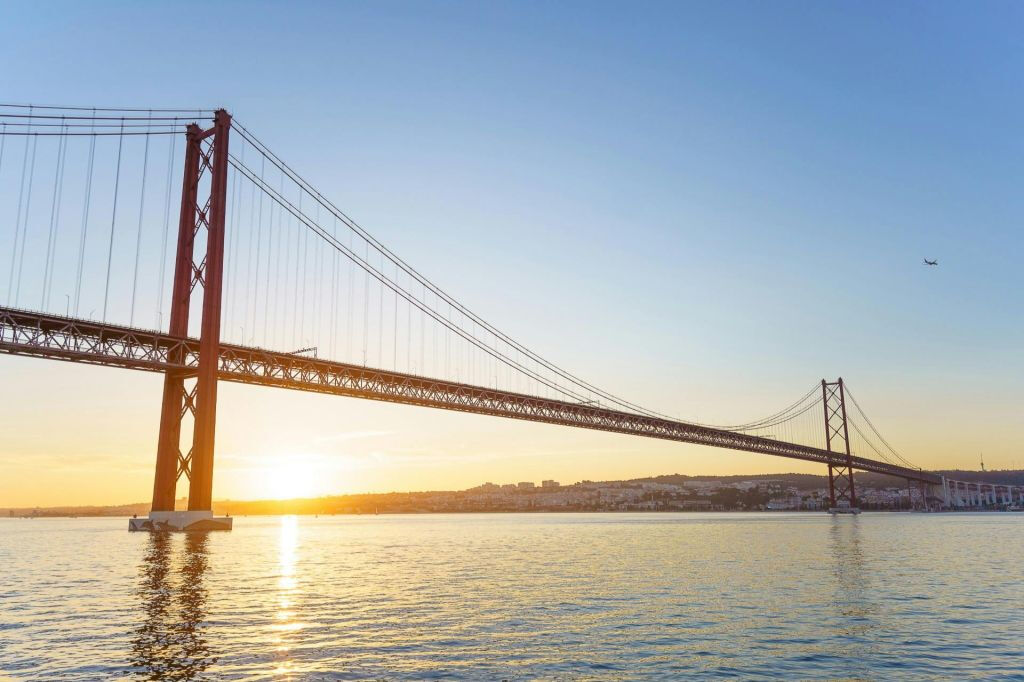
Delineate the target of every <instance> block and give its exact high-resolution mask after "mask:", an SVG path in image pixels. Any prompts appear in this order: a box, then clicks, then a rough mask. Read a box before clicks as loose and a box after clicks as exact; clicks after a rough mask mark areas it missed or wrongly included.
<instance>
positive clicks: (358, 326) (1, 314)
mask: <svg viewBox="0 0 1024 682" xmlns="http://www.w3.org/2000/svg"><path fill="white" fill-rule="evenodd" d="M204 118H208V119H209V120H210V124H209V125H208V127H206V128H203V127H200V126H199V125H198V124H197V123H195V122H194V121H199V120H202V119H204ZM232 133H235V134H236V135H237V137H238V138H239V142H238V143H235V144H236V146H238V147H240V151H238V150H236V149H235V148H234V147H233V148H232V151H230V152H229V138H230V136H231V135H232ZM160 139H168V140H169V142H168V143H167V144H166V145H159V144H158V143H157V142H156V141H157V140H160ZM179 141H182V142H183V143H184V144H183V147H184V150H183V153H182V152H179V151H178V150H177V143H178V142H179ZM158 147H166V151H165V152H164V153H165V157H164V158H162V159H155V157H156V156H158V154H159V151H158ZM5 152H6V154H5ZM133 155H134V156H133ZM136 157H140V158H141V164H140V163H138V161H139V159H138V158H136ZM246 157H248V158H246ZM12 158H13V159H14V160H13V162H12V161H11V159H12ZM179 163H180V164H181V165H180V166H179V165H178V164H179ZM5 164H7V172H6V173H5ZM11 164H13V166H12V165H11ZM12 168H13V170H12ZM19 169H20V173H19V172H18V170H19ZM129 169H131V170H129ZM268 169H269V170H270V176H269V177H268V174H267V171H268ZM178 178H180V180H179V179H178ZM6 180H10V181H11V182H6ZM40 197H42V198H40ZM172 197H180V203H179V209H178V212H177V213H178V215H177V229H176V230H172V229H171V219H172V213H173V212H172V211H171V202H172ZM8 202H9V203H10V209H8V205H7V203H8ZM15 206H16V210H15ZM8 210H9V212H8ZM108 212H109V213H108ZM0 215H16V216H17V219H16V221H15V224H14V235H13V236H14V244H13V248H12V250H11V258H10V270H9V273H8V288H7V305H6V306H3V307H0V352H4V353H10V354H18V355H27V356H32V357H38V358H45V359H51V360H64V361H70V362H81V363H89V364H97V365H105V366H109V367H119V368H125V369H135V370H145V371H151V372H161V373H163V374H164V377H165V378H164V391H163V406H162V412H161V420H160V433H159V437H158V445H157V454H156V474H155V479H154V486H153V504H152V510H153V513H152V514H151V518H150V519H148V520H145V521H136V522H135V524H134V527H139V528H154V527H172V528H184V527H186V526H187V527H192V528H196V527H210V528H217V527H225V526H227V527H229V526H230V520H218V519H213V518H212V512H211V507H212V496H213V470H214V443H215V434H216V413H217V383H218V381H222V380H223V381H234V382H241V383H250V384H261V385H266V386H276V387H279V388H289V389H294V390H302V391H314V392H318V393H331V394H336V395H343V396H349V397H355V398H365V399H370V400H382V401H387V402H395V403H404V404H409V405H418V406H422V407H433V408H439V409H446V410H457V411H462V412H473V413H478V414H487V415H493V416H498V417H507V418H512V419H522V420H528V421H536V422H545V423H550V424H558V425H563V426H575V427H581V428H588V429H598V430H603V431H613V432H617V433H625V434H631V435H637V436H645V437H649V438H660V439H665V440H675V441H682V442H687V443H697V444H703V445H709V446H713V447H720V448H728V449H733V450H744V451H748V452H759V453H764V454H767V455H775V456H779V457H788V458H791V459H799V460H804V461H810V462H818V463H820V464H822V465H824V466H825V467H826V468H827V471H828V474H829V493H830V504H831V506H832V508H833V509H834V510H836V511H853V510H856V508H857V494H856V487H855V482H854V477H853V472H854V470H861V471H870V472H876V473H880V474H886V475H890V476H896V477H900V478H902V479H905V480H906V481H908V482H913V483H914V484H916V485H920V486H921V487H922V490H923V494H922V496H921V497H922V499H923V500H925V503H926V504H930V505H932V506H981V505H985V504H1016V503H1019V502H1020V501H1021V500H1022V494H1024V491H1022V490H1021V489H1019V488H1015V487H1009V486H1001V485H995V484H989V483H982V484H979V483H971V484H969V485H968V484H966V483H964V482H956V481H947V480H946V479H944V478H943V477H942V476H940V475H938V474H934V473H930V472H927V471H923V470H921V469H919V468H917V467H914V466H913V465H912V464H911V463H910V462H909V461H908V460H906V459H904V458H903V457H902V455H900V453H898V452H897V451H896V450H895V449H894V448H893V447H892V446H890V445H889V443H888V442H887V441H886V440H885V438H884V437H882V435H881V434H880V433H879V432H878V430H877V429H875V427H874V425H873V424H872V423H871V421H870V420H869V419H868V418H867V416H866V415H865V414H864V413H863V410H861V408H860V406H859V405H857V404H856V401H855V400H854V399H853V398H852V395H851V394H850V392H849V387H848V386H847V385H846V384H845V383H844V382H843V380H842V379H838V380H836V381H827V380H822V381H821V383H820V384H817V385H815V387H814V388H812V389H811V390H810V391H809V392H808V393H806V394H805V395H804V396H803V397H802V398H801V399H800V400H798V401H796V402H795V403H793V404H791V405H790V406H788V407H786V408H785V409H783V410H781V411H779V412H776V413H773V414H772V415H770V416H768V417H765V418H763V419H760V420H756V421H753V422H748V423H745V424H738V425H730V426H709V425H704V424H696V423H687V422H684V421H679V420H676V419H672V418H669V417H666V416H664V415H660V414H658V413H655V412H652V411H650V410H647V409H644V408H642V407H640V406H638V405H636V404H634V403H631V402H628V401H626V400H623V399H621V398H619V397H617V396H615V395H613V394H611V393H609V392H607V391H603V390H600V389H598V388H597V387H595V386H594V385H592V384H589V383H587V382H585V381H583V380H582V379H579V378H578V377H576V376H574V375H573V374H571V373H570V372H568V371H566V370H564V369H562V368H560V367H558V366H557V365H555V364H554V363H551V362H549V361H547V360H545V359H544V358H543V357H541V356H540V355H538V354H536V353H534V352H533V351H531V350H529V349H528V348H527V347H525V346H524V345H523V344H521V343H519V342H517V341H515V340H513V339H512V338H510V337H509V336H507V335H506V334H504V333H502V332H501V331H499V330H498V329H497V328H496V327H494V326H493V325H491V324H489V323H488V322H486V321H485V320H483V318H481V317H479V316H478V315H476V314H475V313H473V312H472V311H470V310H469V309H467V308H466V307H465V306H463V305H462V304H460V303H459V302H458V301H457V300H455V299H454V298H452V297H451V296H449V295H448V294H447V293H446V292H444V291H443V290H441V289H440V288H439V287H437V286H436V285H435V284H433V283H432V282H430V280H428V279H427V278H425V277H424V276H423V275H421V274H420V273H419V272H418V271H417V270H415V269H414V268H412V267H411V266H410V265H408V264H407V263H406V262H405V261H403V260H402V259H400V258H399V257H398V256H397V255H395V254H394V253H392V252H391V251H390V250H388V249H387V248H386V247H385V246H384V245H382V244H381V243H380V242H378V241H377V240H376V239H374V238H373V237H372V236H371V235H370V234H369V233H367V232H366V231H365V230H364V229H363V228H361V227H360V226H359V225H358V224H356V223H355V222H354V221H352V220H351V219H350V218H349V217H348V216H346V215H345V214H344V213H342V212H341V211H340V210H339V209H338V208H337V207H335V206H334V205H333V204H331V203H330V202H329V201H327V199H326V198H324V196H323V195H321V194H320V193H319V192H317V191H316V190H315V189H314V188H313V187H312V186H311V185H309V184H308V183H307V182H306V181H305V180H304V179H302V178H301V177H300V176H299V175H298V174H297V173H295V172H294V171H293V170H292V169H291V168H290V167H289V166H288V165H287V164H285V163H284V162H283V161H282V160H281V159H280V158H278V157H277V156H276V155H274V154H273V153H272V152H271V151H270V150H269V149H268V148H267V147H266V146H264V145H263V144H262V143H261V142H260V141H259V140H258V139H256V137H255V136H254V135H252V133H250V132H249V131H248V130H247V129H246V128H245V127H243V126H241V125H240V124H239V123H238V122H237V121H235V120H233V119H232V117H231V116H230V115H229V114H228V113H227V112H225V111H223V110H217V111H203V110H163V111H153V110H145V111H142V110H101V109H85V110H83V109H68V108H53V107H23V106H15V105H0ZM69 216H73V219H72V218H69ZM79 218H80V220H79ZM75 228H77V229H75ZM101 228H105V229H103V231H99V230H100V229H101ZM73 230H74V231H76V232H77V233H78V234H77V235H75V234H73V233H72V231H73ZM171 234H176V240H175V244H176V247H175V249H174V250H173V261H172V260H171V253H170V252H169V245H170V235H171ZM75 236H77V237H78V238H77V239H75V238H74V237H75ZM161 236H162V242H161V239H160V238H161ZM125 244H127V251H125ZM144 245H145V246H146V247H147V248H146V249H144V248H143V246H144ZM104 247H105V248H104ZM115 247H119V248H115ZM132 251H133V252H134V259H132V258H130V257H124V255H123V254H125V253H128V254H130V253H131V252H132ZM156 251H159V255H156V253H155V252H156ZM104 257H105V262H104V260H103V259H104ZM26 263H27V265H28V266H27V267H26ZM40 266H41V267H40ZM0 267H2V263H0ZM168 270H169V272H168ZM100 272H102V273H103V278H102V279H103V288H102V296H101V295H100V293H101V292H100V287H99V282H100V279H101V278H100V274H99V273H100ZM129 273H131V277H129V276H128V275H129ZM168 275H169V277H168ZM129 282H130V286H129ZM167 284H169V285H170V296H169V305H168V306H167V308H168V310H167V331H166V332H164V331H156V330H152V329H144V328H142V327H144V326H145V325H139V324H136V322H135V320H136V318H137V315H138V314H139V313H140V312H149V313H150V314H153V319H154V323H155V324H154V326H157V327H161V326H163V325H162V321H163V319H164V314H165V310H164V307H165V306H164V302H165V298H166V293H165V286H166V285H167ZM55 287H57V290H62V291H67V292H69V293H67V294H65V295H64V299H63V301H61V300H57V301H56V302H54V301H53V300H52V299H53V298H54V297H53V295H52V294H53V291H54V289H55ZM71 291H74V296H73V297H72V295H71V293H70V292H71ZM129 291H130V296H129V295H128V293H129ZM30 297H33V298H30ZM33 301H38V305H37V306H36V305H30V304H31V303H32V302H33ZM83 301H89V302H91V303H94V304H95V307H93V308H92V309H91V310H90V313H89V314H87V315H84V316H83V315H81V314H80V310H83V309H84V308H85V306H83ZM194 301H198V302H199V303H196V304H195V305H194ZM61 303H63V304H64V305H63V308H64V309H63V311H61V310H60V308H61V305H60V304H61ZM54 308H57V309H56V310H54ZM97 311H100V312H101V315H100V316H99V319H95V320H94V319H85V318H92V317H93V315H94V314H95V313H96V312H97ZM62 312H63V314H62ZM235 329H239V330H240V334H238V335H237V338H236V339H232V338H230V337H231V336H233V335H234V330H235ZM225 330H230V333H227V334H226V333H224V332H225ZM233 340H234V341H236V342H232V341H233ZM257 340H258V341H259V342H257ZM299 345H302V346H305V347H304V348H302V349H301V350H298V351H293V352H279V351H276V350H268V349H267V348H273V347H276V348H281V347H282V346H284V347H291V348H295V347H297V346H299ZM373 345H376V348H375V349H374V348H373ZM260 346H265V347H260ZM321 349H325V350H326V351H327V353H326V354H327V355H328V356H329V357H335V358H339V360H341V359H343V360H345V361H335V360H328V359H324V358H321V357H319V355H320V354H321V353H322V351H321ZM360 355H361V360H362V361H361V362H358V361H357V360H358V359H359V356H360ZM388 365H390V368H388ZM460 378H461V380H460ZM492 378H493V380H494V382H493V385H490V384H491V379H492ZM484 384H488V385H484ZM848 398H849V399H850V402H849V403H848ZM848 405H849V407H850V408H851V409H850V410H848V409H847V408H848ZM182 476H184V477H186V478H187V479H188V480H189V504H188V508H189V512H188V513H175V512H174V499H175V493H176V487H177V483H178V481H179V479H180V478H181V477H182Z"/></svg>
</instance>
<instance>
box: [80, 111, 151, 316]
mask: <svg viewBox="0 0 1024 682" xmlns="http://www.w3.org/2000/svg"><path fill="white" fill-rule="evenodd" d="M94 115H95V112H94ZM95 161H96V136H95V135H94V136H93V137H92V138H91V139H90V140H89V162H88V169H87V170H86V172H85V197H84V199H83V200H82V235H81V237H80V238H79V240H78V273H77V276H76V279H75V317H78V308H79V305H80V304H81V301H82V268H83V267H84V266H85V241H86V237H87V236H88V233H89V204H90V203H91V200H92V175H93V168H94V166H95ZM161 289H162V287H161Z"/></svg>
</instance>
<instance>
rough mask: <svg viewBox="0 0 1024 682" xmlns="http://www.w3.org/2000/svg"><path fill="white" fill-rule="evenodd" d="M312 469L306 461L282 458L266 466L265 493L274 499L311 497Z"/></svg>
mask: <svg viewBox="0 0 1024 682" xmlns="http://www.w3.org/2000/svg"><path fill="white" fill-rule="evenodd" d="M314 473H315V472H314V469H313V467H311V466H308V465H307V464H306V463H304V462H301V461H296V460H293V459H287V458H286V459H282V460H281V461H280V462H275V463H274V464H272V465H271V466H268V467H267V468H266V470H265V473H264V476H265V478H264V482H265V483H264V485H265V487H266V490H267V494H268V495H269V496H270V497H271V498H272V499H275V500H288V499H292V498H295V497H312V496H313V494H314V488H315V481H316V477H315V476H314Z"/></svg>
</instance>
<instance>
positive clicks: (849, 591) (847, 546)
mask: <svg viewBox="0 0 1024 682" xmlns="http://www.w3.org/2000/svg"><path fill="white" fill-rule="evenodd" d="M861 533H862V530H861V519H860V518H859V517H856V516H854V517H840V516H835V517H833V518H832V527H831V528H830V529H829V546H830V548H831V553H832V566H833V569H832V570H833V575H834V576H835V590H836V592H835V597H834V598H833V603H834V605H835V608H836V609H837V611H838V613H839V614H840V615H841V616H842V617H843V618H842V619H841V621H840V628H841V629H842V630H843V632H842V634H843V635H844V636H848V637H859V636H864V635H867V634H868V633H869V631H870V629H871V628H872V627H873V622H874V620H875V618H874V616H875V615H876V613H875V611H876V608H875V602H874V600H873V599H872V595H871V585H870V582H871V580H870V571H869V570H867V567H866V566H865V562H866V559H865V556H864V550H863V548H862V547H861Z"/></svg>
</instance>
